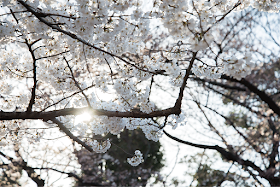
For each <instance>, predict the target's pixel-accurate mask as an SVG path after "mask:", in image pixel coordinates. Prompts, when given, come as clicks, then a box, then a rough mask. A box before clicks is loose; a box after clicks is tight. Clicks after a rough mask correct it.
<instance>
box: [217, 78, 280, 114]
mask: <svg viewBox="0 0 280 187" xmlns="http://www.w3.org/2000/svg"><path fill="white" fill-rule="evenodd" d="M222 78H223V79H226V80H230V81H233V82H238V83H241V84H242V85H244V86H246V87H247V88H248V89H249V90H250V91H251V92H253V93H255V94H256V95H258V96H259V98H260V99H261V100H262V101H263V102H265V103H266V104H267V105H268V106H269V108H270V109H271V110H273V112H274V113H276V114H277V115H278V116H280V107H279V106H278V105H277V104H276V103H275V102H274V101H273V100H272V98H271V97H269V96H268V95H267V94H266V93H265V92H264V91H261V90H259V89H258V88H257V87H256V86H254V85H253V84H251V83H250V82H249V81H247V80H246V79H241V80H240V81H239V80H237V79H234V78H231V77H228V76H226V75H222Z"/></svg>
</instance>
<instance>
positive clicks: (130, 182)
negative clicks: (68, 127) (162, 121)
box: [78, 129, 163, 186]
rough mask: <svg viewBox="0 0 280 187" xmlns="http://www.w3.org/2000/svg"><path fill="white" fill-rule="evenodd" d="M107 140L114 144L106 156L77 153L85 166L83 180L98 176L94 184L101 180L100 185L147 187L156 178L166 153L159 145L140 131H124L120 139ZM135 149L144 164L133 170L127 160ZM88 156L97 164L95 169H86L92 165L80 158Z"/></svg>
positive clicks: (110, 136) (83, 167)
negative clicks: (152, 178) (138, 151)
mask: <svg viewBox="0 0 280 187" xmlns="http://www.w3.org/2000/svg"><path fill="white" fill-rule="evenodd" d="M105 138H106V139H107V138H109V139H110V142H111V144H112V146H111V148H110V149H109V150H108V151H107V152H106V153H105V154H98V153H89V152H85V151H84V152H83V155H81V154H80V155H79V154H78V158H79V162H80V164H81V165H82V172H83V175H82V178H90V177H91V176H94V175H95V176H96V175H97V174H98V176H99V177H98V178H96V179H95V180H93V181H94V182H97V181H98V182H99V183H101V184H106V185H108V184H109V185H112V184H113V183H114V184H115V185H117V186H145V185H146V183H147V181H148V179H149V178H150V177H151V176H154V177H157V173H158V172H159V171H160V169H161V168H162V167H163V153H162V152H161V151H160V148H161V144H160V142H154V141H149V140H147V138H146V137H145V135H144V134H143V132H142V131H141V130H140V129H137V130H135V131H129V130H124V131H123V132H122V133H120V134H119V135H118V136H115V135H111V134H108V135H107V136H106V137H105ZM135 150H141V152H142V153H143V158H144V160H145V162H144V163H141V164H140V165H139V166H136V167H132V166H131V165H129V164H128V163H127V162H126V158H129V157H132V156H133V153H134V151H135ZM128 153H129V154H131V155H129V154H128ZM85 154H87V156H89V157H90V159H91V162H92V163H94V165H92V167H85V166H86V165H89V164H92V163H88V162H84V161H83V159H81V158H82V156H86V155H85ZM108 173H111V175H110V176H109V175H108ZM156 181H157V180H156ZM79 185H81V184H79Z"/></svg>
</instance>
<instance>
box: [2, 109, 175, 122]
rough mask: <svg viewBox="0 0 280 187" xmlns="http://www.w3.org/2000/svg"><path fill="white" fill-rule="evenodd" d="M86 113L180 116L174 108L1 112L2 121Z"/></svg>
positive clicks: (97, 114)
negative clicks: (151, 110) (142, 110)
mask: <svg viewBox="0 0 280 187" xmlns="http://www.w3.org/2000/svg"><path fill="white" fill-rule="evenodd" d="M85 112H87V113H90V114H91V115H96V116H107V117H124V118H153V117H164V116H169V115H171V114H176V115H179V114H180V113H179V111H178V110H176V109H175V108H174V107H172V108H168V109H164V110H158V111H153V112H151V113H144V112H139V111H132V112H119V111H108V110H103V109H92V108H89V107H84V108H65V109H60V110H53V111H48V112H37V111H31V112H30V113H27V112H3V111H0V120H14V119H23V120H25V119H42V120H49V119H53V118H55V117H59V116H68V115H80V114H83V113H85Z"/></svg>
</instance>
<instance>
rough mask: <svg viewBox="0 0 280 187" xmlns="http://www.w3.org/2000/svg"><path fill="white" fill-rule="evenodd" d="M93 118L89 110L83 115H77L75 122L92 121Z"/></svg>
mask: <svg viewBox="0 0 280 187" xmlns="http://www.w3.org/2000/svg"><path fill="white" fill-rule="evenodd" d="M91 118H92V117H91V115H90V114H89V113H88V112H85V113H83V114H81V115H78V116H76V118H75V123H81V122H86V121H90V120H91Z"/></svg>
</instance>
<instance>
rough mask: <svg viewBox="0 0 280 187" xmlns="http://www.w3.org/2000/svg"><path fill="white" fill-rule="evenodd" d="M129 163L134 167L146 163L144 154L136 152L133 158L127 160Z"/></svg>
mask: <svg viewBox="0 0 280 187" xmlns="http://www.w3.org/2000/svg"><path fill="white" fill-rule="evenodd" d="M127 162H128V163H129V164H130V165H132V166H138V165H139V164H141V163H142V162H144V159H143V156H142V153H141V152H140V151H139V150H136V151H135V155H134V156H133V157H132V158H127Z"/></svg>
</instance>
